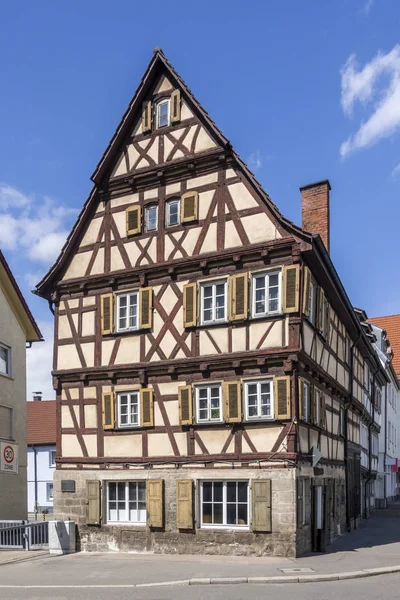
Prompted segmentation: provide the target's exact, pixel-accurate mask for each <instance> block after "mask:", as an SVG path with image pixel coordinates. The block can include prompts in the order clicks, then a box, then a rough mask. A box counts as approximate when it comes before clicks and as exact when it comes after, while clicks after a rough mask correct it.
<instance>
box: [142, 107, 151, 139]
mask: <svg viewBox="0 0 400 600" xmlns="http://www.w3.org/2000/svg"><path fill="white" fill-rule="evenodd" d="M148 131H151V102H143V104H142V133H147V132H148Z"/></svg>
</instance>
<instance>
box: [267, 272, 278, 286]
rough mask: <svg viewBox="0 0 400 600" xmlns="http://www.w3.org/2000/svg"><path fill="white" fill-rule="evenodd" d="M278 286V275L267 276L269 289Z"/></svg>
mask: <svg viewBox="0 0 400 600" xmlns="http://www.w3.org/2000/svg"><path fill="white" fill-rule="evenodd" d="M278 284H279V276H278V274H275V275H270V276H269V287H270V288H271V287H272V286H275V285H278Z"/></svg>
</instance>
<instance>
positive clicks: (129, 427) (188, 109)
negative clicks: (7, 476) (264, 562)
mask: <svg viewBox="0 0 400 600" xmlns="http://www.w3.org/2000/svg"><path fill="white" fill-rule="evenodd" d="M92 179H93V182H94V187H93V190H92V192H91V194H90V196H89V198H88V200H87V202H86V203H85V205H84V208H83V210H82V213H81V215H80V216H79V218H78V221H77V223H76V225H75V226H74V228H73V230H72V232H71V234H70V235H69V237H68V240H67V242H66V244H65V246H64V248H63V249H62V252H61V255H60V257H59V258H58V260H57V262H56V264H55V265H54V266H53V267H52V268H51V270H50V271H49V273H48V274H47V275H46V276H45V277H44V278H43V280H42V281H41V282H40V283H39V284H38V286H37V293H38V294H39V295H41V296H42V297H44V298H46V299H47V300H49V301H50V303H51V305H53V306H54V310H55V346H54V371H53V377H54V386H55V389H56V393H57V467H56V473H55V479H54V483H55V488H54V494H55V495H54V500H55V504H54V512H55V516H56V518H67V517H70V518H71V519H73V520H75V521H76V522H77V524H78V527H79V536H80V540H81V546H82V548H83V549H86V550H95V549H97V550H107V549H111V548H112V549H116V548H119V549H121V550H148V551H150V550H152V551H157V552H178V553H179V552H195V553H199V552H207V553H211V552H212V553H216V554H219V553H221V554H223V553H227V554H235V553H241V554H251V553H254V554H270V555H272V554H275V555H288V556H289V555H290V556H294V555H296V554H301V553H304V552H306V551H308V550H311V549H314V550H318V549H323V548H325V546H326V545H327V544H329V542H330V540H331V538H333V537H334V536H335V535H337V533H338V532H340V531H341V530H344V529H346V528H347V529H350V528H352V527H355V526H357V524H358V522H359V519H360V517H361V466H360V455H361V447H360V422H361V420H362V419H364V420H365V421H366V422H367V424H368V425H369V424H370V423H371V422H373V421H372V419H373V417H372V416H371V413H372V411H373V410H374V409H373V402H369V403H368V405H365V399H364V387H363V370H364V363H366V364H368V365H369V369H370V371H371V373H373V381H374V386H375V385H378V383H379V385H383V384H384V370H383V369H382V367H381V364H380V361H379V359H378V357H377V355H376V354H375V352H374V350H373V348H372V346H371V342H370V339H369V337H368V336H367V332H366V331H365V328H364V327H363V326H362V325H361V323H360V321H359V319H358V317H357V316H356V314H355V312H354V310H353V307H352V305H351V303H350V301H349V299H348V297H347V295H346V292H345V290H344V288H343V286H342V284H341V282H340V279H339V277H338V275H337V273H336V270H335V268H334V266H333V264H332V261H331V259H330V256H329V235H330V232H329V192H330V185H329V182H328V181H326V180H325V181H321V182H318V183H315V184H311V185H309V186H305V187H303V188H301V195H302V215H303V228H300V227H298V226H296V225H294V224H293V223H291V222H290V221H288V220H287V219H286V218H284V217H283V216H282V215H281V213H280V212H279V210H278V209H277V207H276V206H275V204H273V202H272V201H271V199H270V198H269V196H268V194H266V192H264V190H263V189H262V188H261V186H260V184H259V183H258V182H257V181H256V180H255V178H254V176H253V175H252V173H251V172H250V171H249V169H248V168H247V166H246V165H245V164H244V163H243V161H242V160H241V159H240V158H239V156H238V155H237V154H236V152H235V151H234V150H233V149H232V146H231V144H230V143H229V141H228V140H227V139H226V138H225V137H224V136H223V135H222V133H221V132H220V131H219V130H218V128H217V127H216V125H215V124H214V123H213V121H212V120H211V119H210V117H209V116H208V114H207V113H206V112H205V111H204V109H203V108H202V107H201V105H200V104H199V103H198V102H197V100H196V99H195V98H194V96H193V95H192V93H191V92H190V90H189V89H188V88H187V86H186V84H185V83H184V82H183V80H182V79H181V78H180V77H179V75H178V74H177V73H176V72H175V70H174V69H173V68H172V66H171V65H170V63H169V62H168V61H167V59H166V58H165V56H164V54H163V53H162V52H161V51H160V50H159V49H156V51H155V53H154V57H153V59H152V60H151V62H150V65H149V67H148V69H147V70H146V73H145V74H144V76H143V79H142V80H141V82H140V85H139V88H138V89H137V91H136V93H135V95H134V97H133V99H132V101H131V103H130V104H129V107H128V110H127V111H126V113H125V115H124V117H123V120H122V121H121V123H120V125H119V126H118V128H117V130H116V132H115V134H114V136H113V138H112V140H111V142H110V144H109V145H108V147H107V149H106V152H105V153H104V155H103V157H102V159H101V161H100V163H99V165H98V167H97V168H96V170H95V172H94V174H93V176H92ZM309 232H313V233H309ZM319 234H320V235H319ZM382 373H383V374H382ZM378 379H379V381H378ZM372 397H373V398H374V396H372ZM367 413H368V415H367ZM319 456H321V458H320V460H319V461H318V459H319ZM312 507H313V510H312Z"/></svg>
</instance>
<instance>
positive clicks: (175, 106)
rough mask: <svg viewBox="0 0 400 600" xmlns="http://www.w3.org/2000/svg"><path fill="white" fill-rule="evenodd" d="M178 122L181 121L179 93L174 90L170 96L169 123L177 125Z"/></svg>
mask: <svg viewBox="0 0 400 600" xmlns="http://www.w3.org/2000/svg"><path fill="white" fill-rule="evenodd" d="M180 120H181V91H180V90H174V91H173V92H172V94H171V103H170V121H171V123H179V121H180Z"/></svg>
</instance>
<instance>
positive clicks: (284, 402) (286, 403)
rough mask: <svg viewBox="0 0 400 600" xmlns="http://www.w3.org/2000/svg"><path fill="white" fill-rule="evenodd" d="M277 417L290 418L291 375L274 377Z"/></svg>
mask: <svg viewBox="0 0 400 600" xmlns="http://www.w3.org/2000/svg"><path fill="white" fill-rule="evenodd" d="M274 406H275V419H290V377H289V375H285V377H275V378H274Z"/></svg>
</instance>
